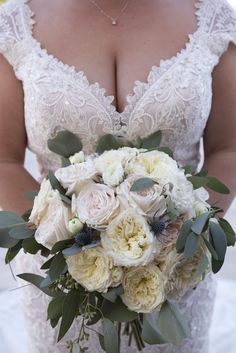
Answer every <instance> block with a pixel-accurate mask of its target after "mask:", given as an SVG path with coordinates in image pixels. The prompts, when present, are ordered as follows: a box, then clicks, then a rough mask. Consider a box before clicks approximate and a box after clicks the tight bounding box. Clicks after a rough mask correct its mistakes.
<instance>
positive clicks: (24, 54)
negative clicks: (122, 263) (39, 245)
mask: <svg viewBox="0 0 236 353" xmlns="http://www.w3.org/2000/svg"><path fill="white" fill-rule="evenodd" d="M195 7H196V11H195V13H196V17H197V20H198V21H197V23H198V25H197V29H196V31H195V32H194V33H192V34H190V35H189V38H188V42H187V43H186V45H185V47H184V48H183V49H182V50H181V51H180V52H179V53H177V54H176V55H175V56H173V57H172V58H170V59H168V60H161V62H160V64H159V65H158V63H157V64H156V65H154V66H152V68H151V69H150V72H149V75H148V77H147V81H146V82H141V81H136V82H135V85H134V89H133V93H132V94H131V95H128V96H127V105H126V106H125V109H124V111H123V112H122V113H119V112H118V111H116V108H115V107H114V106H113V104H112V102H113V100H114V97H113V96H107V95H106V92H105V90H104V89H103V88H102V87H101V86H100V85H99V83H94V84H91V83H90V82H89V81H88V79H87V77H86V75H85V73H84V72H83V71H77V70H76V69H75V68H74V67H73V66H69V65H66V64H65V63H63V62H61V61H59V60H58V59H57V58H55V57H53V56H52V55H50V54H49V53H48V52H47V51H46V49H44V48H42V47H41V44H40V43H39V42H38V41H37V40H36V39H35V38H34V37H33V34H32V30H33V25H34V23H35V21H34V14H33V12H32V11H31V9H30V6H29V3H28V1H27V0H8V2H7V3H5V4H4V5H2V6H1V7H0V53H2V54H3V55H4V56H5V58H6V59H7V60H8V61H9V63H10V64H11V65H12V67H13V69H14V72H15V75H16V77H17V78H18V79H19V80H20V81H22V84H23V89H24V108H25V127H26V132H27V137H28V147H29V149H30V150H32V151H33V152H34V153H36V155H37V158H38V160H39V162H40V166H41V175H42V176H43V175H45V173H46V172H47V170H48V169H52V170H54V169H56V168H57V167H59V166H60V160H59V158H57V156H56V155H55V154H53V153H51V152H50V151H49V150H48V148H47V140H48V139H49V138H50V137H52V136H54V135H55V134H56V132H57V131H59V130H63V129H68V130H70V131H72V132H74V133H77V134H78V136H80V138H81V140H82V141H83V146H84V151H85V152H86V153H90V152H93V150H94V146H95V144H96V141H97V140H98V138H99V136H101V135H104V134H106V133H112V134H115V135H117V136H120V137H121V138H124V139H128V140H135V139H136V138H137V137H138V136H140V137H145V136H146V135H148V134H150V132H154V131H156V130H159V129H161V130H162V131H163V145H168V146H169V147H171V148H172V150H173V151H174V155H175V158H176V159H177V160H178V162H179V164H180V165H184V164H189V163H195V164H196V165H197V164H198V163H199V155H200V154H199V142H200V139H201V137H202V136H203V134H204V128H205V126H206V123H207V120H208V118H209V113H210V110H211V104H212V72H213V69H214V67H215V66H216V65H217V64H218V63H219V60H220V57H221V55H222V54H223V53H224V52H225V51H226V50H227V48H228V45H229V43H230V42H233V43H234V44H236V15H235V13H234V11H233V9H232V8H231V7H230V6H229V4H228V3H227V2H226V0H196V3H195ZM41 262H42V259H41V258H40V257H38V258H37V257H32V256H30V255H28V256H25V255H23V256H22V257H21V259H19V261H18V265H19V272H32V273H39V268H40V264H41ZM213 287H214V286H213V284H212V278H211V277H208V278H207V279H205V280H204V281H203V282H202V283H201V285H200V286H199V287H198V288H197V289H196V290H192V291H190V292H189V293H188V294H187V296H186V297H184V298H183V299H182V300H181V301H180V303H179V306H180V309H181V310H182V311H183V312H184V313H185V315H186V317H187V319H188V321H189V323H190V326H191V332H192V339H190V340H186V341H185V342H184V343H183V345H182V346H181V347H180V348H174V347H173V346H171V345H164V346H155V347H150V346H149V347H147V348H146V349H145V352H146V353H154V352H155V353H206V352H207V331H208V328H209V323H210V316H211V311H212V304H213V297H214V288H213ZM23 293H24V297H23V300H22V303H23V306H24V311H25V317H26V324H27V326H28V329H29V338H30V341H31V346H30V350H29V352H30V353H45V352H47V353H65V352H67V349H66V343H65V341H64V342H61V343H59V344H56V332H55V331H53V330H52V329H51V328H50V325H49V323H48V322H46V303H47V298H46V297H45V296H44V295H42V294H41V292H39V291H38V290H37V289H35V288H34V287H33V286H28V287H26V288H25V289H24V290H23ZM76 330H78V326H77V325H74V328H72V330H71V332H70V336H68V337H67V338H72V339H73V338H75V336H74V333H75V332H76ZM135 351H136V350H135V349H134V348H132V347H131V348H129V349H125V348H124V349H122V352H126V353H134V352H135ZM88 352H91V353H95V352H97V353H98V352H100V351H99V349H98V342H97V339H96V338H95V337H92V338H91V339H90V342H89V351H88Z"/></svg>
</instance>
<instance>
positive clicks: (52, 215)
mask: <svg viewBox="0 0 236 353" xmlns="http://www.w3.org/2000/svg"><path fill="white" fill-rule="evenodd" d="M70 218H71V211H70V209H69V208H68V207H66V206H65V205H64V204H63V202H62V201H61V198H60V196H59V195H58V196H57V197H54V198H53V199H52V200H51V202H50V204H49V206H48V208H47V212H46V213H45V215H44V216H43V218H42V219H41V221H40V224H39V226H38V228H37V230H36V233H35V239H36V241H37V242H38V243H39V244H42V245H43V246H45V247H46V248H48V249H51V248H52V247H53V245H54V244H55V243H56V242H58V241H60V240H65V239H69V238H71V237H72V233H71V232H70V231H69V229H68V224H69V220H70Z"/></svg>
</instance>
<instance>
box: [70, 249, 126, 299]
mask: <svg viewBox="0 0 236 353" xmlns="http://www.w3.org/2000/svg"><path fill="white" fill-rule="evenodd" d="M66 262H67V265H68V271H69V273H70V274H71V276H72V277H73V278H74V280H75V281H77V282H78V283H80V284H81V285H82V286H83V287H84V288H86V289H87V290H88V291H90V292H93V291H98V292H100V293H105V292H107V290H108V288H109V287H111V286H113V282H114V273H113V271H114V264H113V260H112V258H110V257H109V256H107V254H106V252H105V251H104V249H103V248H102V247H101V246H97V247H95V248H90V249H85V250H83V251H81V252H80V253H79V254H78V255H75V256H69V257H67V259H66ZM118 272H119V276H120V281H121V279H122V276H121V275H120V273H122V269H119V271H118ZM117 279H118V278H117V277H116V281H117ZM119 284H120V283H117V282H116V283H115V286H117V285H119Z"/></svg>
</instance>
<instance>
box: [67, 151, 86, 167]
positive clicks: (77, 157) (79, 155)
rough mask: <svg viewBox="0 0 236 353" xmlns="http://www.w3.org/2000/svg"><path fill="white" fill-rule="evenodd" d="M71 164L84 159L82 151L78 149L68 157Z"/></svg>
mask: <svg viewBox="0 0 236 353" xmlns="http://www.w3.org/2000/svg"><path fill="white" fill-rule="evenodd" d="M69 160H70V162H71V164H79V163H82V162H84V161H85V156H84V152H83V151H80V152H78V153H75V154H74V155H73V156H70V157H69Z"/></svg>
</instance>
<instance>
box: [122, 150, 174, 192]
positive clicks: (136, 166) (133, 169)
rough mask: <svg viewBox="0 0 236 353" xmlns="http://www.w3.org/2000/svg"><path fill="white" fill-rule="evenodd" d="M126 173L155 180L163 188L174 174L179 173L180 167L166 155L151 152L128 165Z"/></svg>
mask: <svg viewBox="0 0 236 353" xmlns="http://www.w3.org/2000/svg"><path fill="white" fill-rule="evenodd" d="M126 172H127V173H128V174H137V175H143V176H146V177H150V178H153V179H155V180H156V181H157V182H158V183H159V184H161V185H162V186H163V185H164V184H166V183H168V181H169V178H170V177H171V176H172V175H173V174H176V173H178V165H177V163H176V161H175V160H174V159H172V158H171V157H169V156H168V155H167V154H166V153H164V152H161V151H150V152H145V153H140V154H139V155H138V156H137V157H136V158H133V159H132V160H131V161H130V162H129V163H127V165H126Z"/></svg>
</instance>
